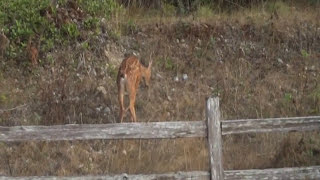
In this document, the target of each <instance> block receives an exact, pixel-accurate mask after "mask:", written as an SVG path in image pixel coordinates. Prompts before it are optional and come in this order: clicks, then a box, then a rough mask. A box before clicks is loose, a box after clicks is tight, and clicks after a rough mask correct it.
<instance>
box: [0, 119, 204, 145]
mask: <svg viewBox="0 0 320 180" xmlns="http://www.w3.org/2000/svg"><path fill="white" fill-rule="evenodd" d="M185 137H206V124H205V122H204V121H184V122H182V121H181V122H150V123H117V124H82V125H76V124H74V125H56V126H13V127H1V126H0V141H6V142H10V141H30V140H44V141H58V140H89V139H158V138H185Z"/></svg>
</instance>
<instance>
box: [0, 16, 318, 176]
mask: <svg viewBox="0 0 320 180" xmlns="http://www.w3.org/2000/svg"><path fill="white" fill-rule="evenodd" d="M319 19H320V17H319V13H317V12H312V11H308V12H305V11H298V10H297V11H296V10H295V11H292V14H290V15H281V14H280V15H279V17H277V18H275V17H274V16H271V15H270V14H263V13H262V14H258V15H257V14H256V13H254V17H253V15H251V14H250V12H247V13H244V14H242V16H241V17H240V16H237V15H233V16H213V17H208V18H197V17H184V18H161V17H153V18H150V19H145V18H143V19H141V18H139V17H137V18H136V19H133V22H134V23H133V24H132V23H130V24H129V25H127V26H128V27H126V31H125V32H123V34H122V35H121V36H119V35H117V34H116V33H111V32H114V31H111V30H110V29H109V28H110V27H113V26H110V27H107V31H106V32H104V33H103V32H101V33H100V34H94V33H93V34H92V35H91V36H90V32H88V34H89V35H88V36H87V39H86V40H85V41H82V42H79V43H77V44H73V45H70V46H67V47H64V46H59V47H57V48H55V50H54V51H51V52H47V53H43V54H41V58H42V59H52V60H54V61H52V63H51V64H48V63H47V64H46V63H44V64H43V65H39V66H36V67H34V66H30V67H29V68H26V69H20V68H18V67H19V65H17V64H15V63H14V62H13V61H10V60H7V61H3V62H1V63H2V64H3V66H2V67H0V109H1V111H0V125H1V126H17V125H54V124H68V123H77V124H97V123H117V122H118V110H119V107H118V101H117V88H116V81H115V79H116V75H117V68H118V65H119V63H120V62H121V60H122V59H123V57H124V56H125V54H126V53H132V52H134V53H136V54H138V57H139V58H140V59H141V61H142V63H143V64H145V65H147V64H148V62H149V61H150V59H151V58H152V59H153V60H154V63H153V64H154V65H153V67H152V79H151V81H152V82H151V87H150V88H149V89H147V88H145V87H144V86H143V85H141V87H140V89H139V92H138V95H137V102H136V110H137V119H138V121H139V122H152V121H195V120H204V119H205V99H206V98H207V97H210V96H218V97H219V98H220V105H221V107H220V110H221V115H222V119H226V120H228V119H246V118H269V117H270V118H271V117H293V116H313V115H319V113H320V112H319V111H320V86H319V83H320V74H319V70H320V61H319V60H320V48H319V47H320V22H319ZM183 76H185V77H186V76H187V78H185V79H183ZM126 121H130V119H129V118H127V119H126ZM207 149H208V148H207V144H206V139H203V138H191V139H175V140H132V141H131V140H130V141H129V140H128V141H106V140H94V141H59V142H14V143H3V142H1V143H0V158H1V159H2V161H0V174H1V175H8V176H31V175H38V176H40V175H59V176H69V175H88V174H91V175H92V174H109V173H113V174H114V173H164V172H175V171H192V170H208V169H209V160H208V152H207ZM319 152H320V133H319V132H306V133H297V132H295V133H272V134H270V133H265V134H247V135H227V136H224V137H223V159H224V168H225V169H253V168H279V167H294V166H311V165H319V164H320V153H319Z"/></svg>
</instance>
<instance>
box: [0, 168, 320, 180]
mask: <svg viewBox="0 0 320 180" xmlns="http://www.w3.org/2000/svg"><path fill="white" fill-rule="evenodd" d="M8 179H12V180H22V179H23V180H31V179H34V180H40V179H44V180H56V179H64V180H80V179H91V180H123V179H128V180H154V179H170V180H185V179H189V180H191V179H192V180H209V179H210V173H209V172H207V171H191V172H178V173H167V174H149V175H143V174H137V175H128V174H119V175H105V176H74V177H58V176H39V177H36V176H31V177H5V176H2V177H1V176H0V180H8ZM224 179H226V180H255V179H283V180H286V179H291V180H294V179H308V180H318V179H320V166H311V167H294V168H277V169H250V170H226V171H224Z"/></svg>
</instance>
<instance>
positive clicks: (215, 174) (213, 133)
mask: <svg viewBox="0 0 320 180" xmlns="http://www.w3.org/2000/svg"><path fill="white" fill-rule="evenodd" d="M206 118H207V129H208V143H209V156H210V174H211V175H210V179H211V180H223V179H224V173H223V166H222V143H221V125H220V111H219V98H217V97H215V98H208V100H207V108H206Z"/></svg>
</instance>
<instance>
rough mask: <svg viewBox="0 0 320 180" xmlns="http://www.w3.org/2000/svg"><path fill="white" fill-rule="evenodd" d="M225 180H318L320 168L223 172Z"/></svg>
mask: <svg viewBox="0 0 320 180" xmlns="http://www.w3.org/2000/svg"><path fill="white" fill-rule="evenodd" d="M224 173H225V179H228V180H254V179H270V180H271V179H274V180H280V179H281V180H282V179H283V180H287V179H290V180H294V179H305V180H318V179H320V166H311V167H295V168H278V169H261V170H260V169H250V170H231V171H225V172H224Z"/></svg>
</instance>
